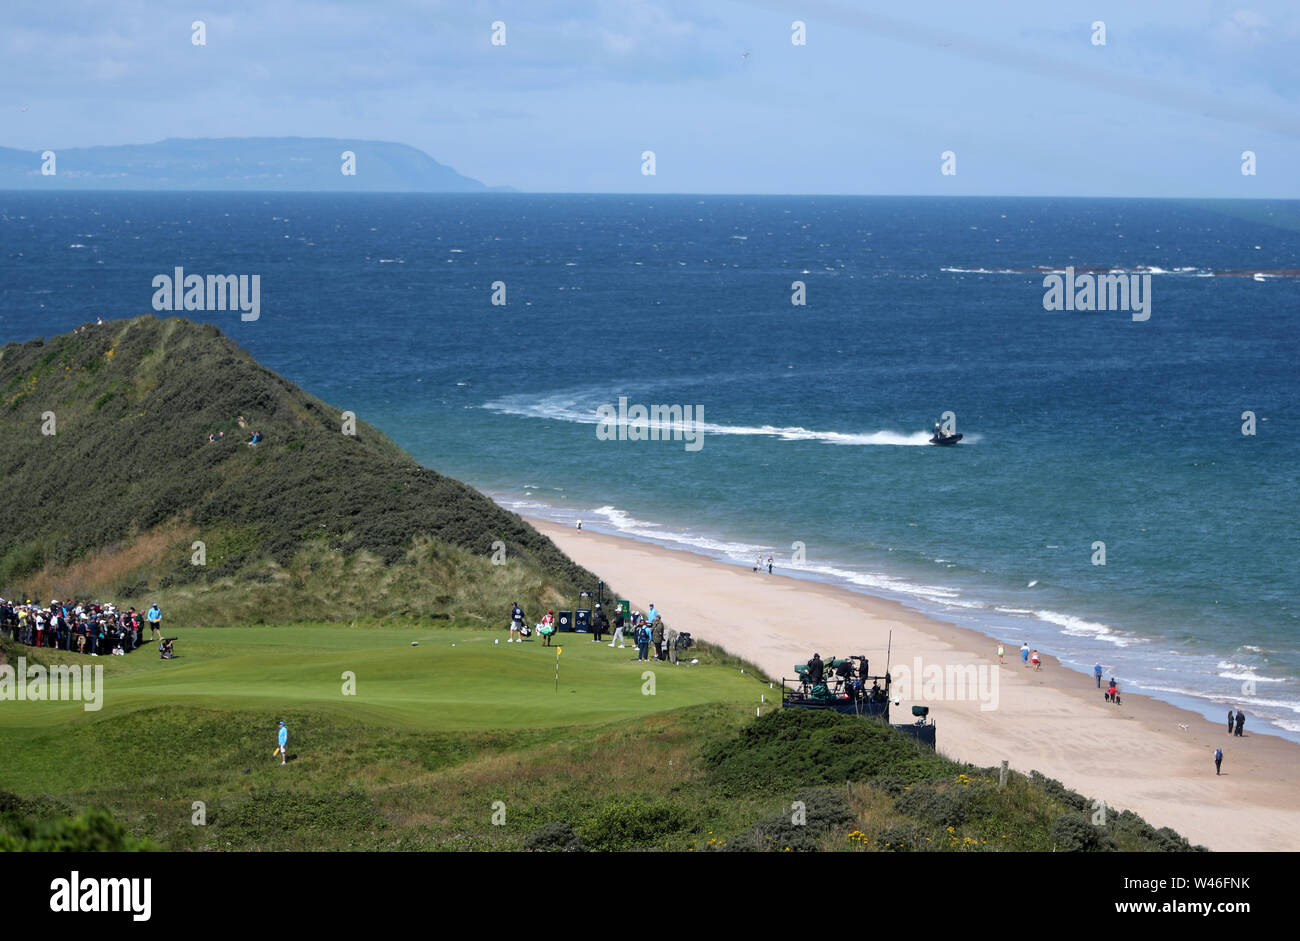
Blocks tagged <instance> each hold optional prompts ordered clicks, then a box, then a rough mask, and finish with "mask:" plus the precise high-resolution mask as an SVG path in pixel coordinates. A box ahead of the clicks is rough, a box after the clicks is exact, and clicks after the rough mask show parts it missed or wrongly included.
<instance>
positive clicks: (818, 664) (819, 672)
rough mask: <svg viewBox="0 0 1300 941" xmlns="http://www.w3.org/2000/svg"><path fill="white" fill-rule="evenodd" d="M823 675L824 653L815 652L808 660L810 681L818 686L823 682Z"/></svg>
mask: <svg viewBox="0 0 1300 941" xmlns="http://www.w3.org/2000/svg"><path fill="white" fill-rule="evenodd" d="M823 675H824V668H823V666H822V655H821V654H819V653H815V654H813V655H812V659H811V660H809V661H808V682H809V683H811V684H812V685H813V686H817V685H818V684H820V683H821V681H822V676H823Z"/></svg>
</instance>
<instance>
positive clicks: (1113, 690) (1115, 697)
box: [1106, 680, 1119, 703]
mask: <svg viewBox="0 0 1300 941" xmlns="http://www.w3.org/2000/svg"><path fill="white" fill-rule="evenodd" d="M1106 700H1107V701H1108V702H1113V703H1118V702H1119V687H1118V686H1116V685H1115V681H1114V680H1111V681H1110V687H1109V688H1108V689H1107V690H1106Z"/></svg>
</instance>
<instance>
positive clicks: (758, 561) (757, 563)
mask: <svg viewBox="0 0 1300 941" xmlns="http://www.w3.org/2000/svg"><path fill="white" fill-rule="evenodd" d="M762 567H763V557H762V556H761V555H760V556H759V557H758V558H757V559H755V560H754V571H755V572H757V571H758V570H759V569H761V568H762Z"/></svg>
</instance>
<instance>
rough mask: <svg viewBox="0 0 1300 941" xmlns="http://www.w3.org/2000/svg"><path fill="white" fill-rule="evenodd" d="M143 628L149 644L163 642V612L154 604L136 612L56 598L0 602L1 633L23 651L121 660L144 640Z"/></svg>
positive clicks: (2, 599) (1, 600)
mask: <svg viewBox="0 0 1300 941" xmlns="http://www.w3.org/2000/svg"><path fill="white" fill-rule="evenodd" d="M146 630H148V631H150V632H151V639H152V640H159V641H161V640H162V611H161V610H160V609H159V607H158V605H156V604H155V605H151V606H150V607H149V610H148V611H146V612H143V613H141V612H139V611H137V610H136V609H135V608H133V607H131V608H127V609H126V610H125V611H122V610H119V609H118V608H117V607H116V606H114V605H112V604H100V603H99V602H96V603H94V604H91V603H88V602H81V601H73V600H68V601H59V600H57V599H55V600H53V601H51V602H50V603H49V604H48V605H41V604H37V603H34V602H32V601H30V600H28V601H26V602H18V601H7V600H5V599H4V598H0V631H2V632H4V633H7V634H9V635H10V636H11V637H12V638H13V641H14V643H16V644H25V645H26V646H28V647H48V648H50V649H51V650H66V651H68V652H70V653H82V654H89V655H90V656H92V657H99V656H124V655H126V654H128V653H130V652H131V651H132V650H135V649H136V648H137V647H139V646H141V645H142V644H143V643H144V642H145V636H144V632H145V631H146Z"/></svg>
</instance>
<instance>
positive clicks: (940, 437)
mask: <svg viewBox="0 0 1300 941" xmlns="http://www.w3.org/2000/svg"><path fill="white" fill-rule="evenodd" d="M960 440H961V433H960V432H953V433H952V434H950V435H946V434H944V433H943V432H942V431H936V432H935V433H934V435H933V436H932V437H931V438H930V443H931V444H939V445H943V446H945V447H947V446H949V445H953V444H956V443H957V442H958V441H960Z"/></svg>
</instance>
